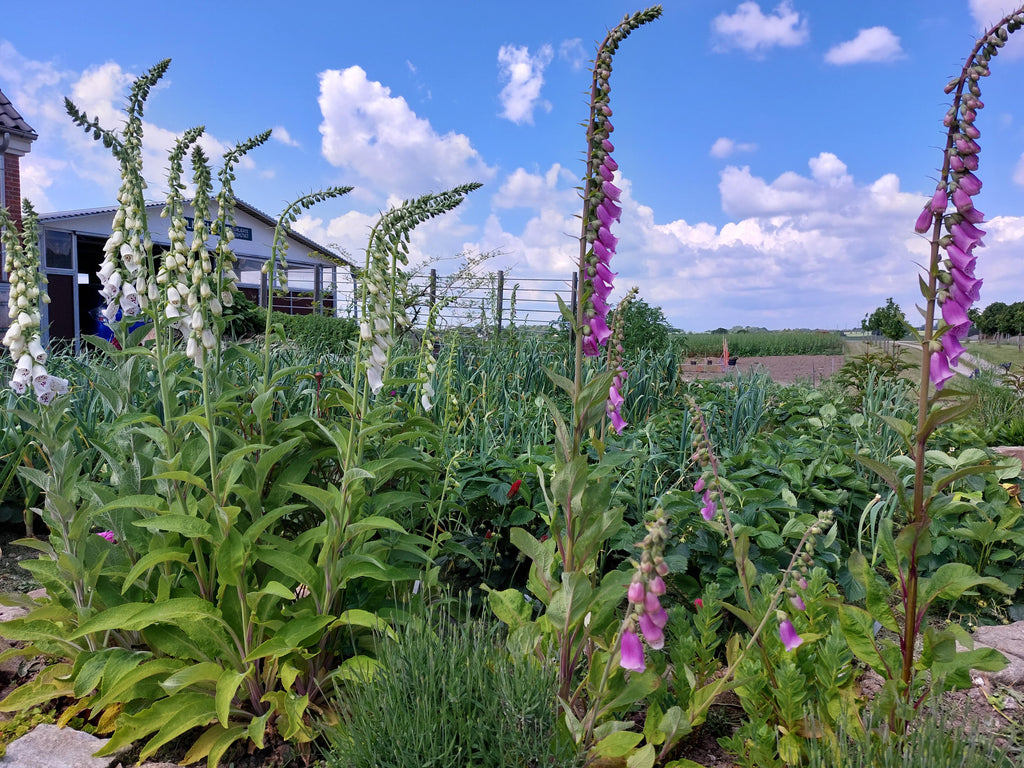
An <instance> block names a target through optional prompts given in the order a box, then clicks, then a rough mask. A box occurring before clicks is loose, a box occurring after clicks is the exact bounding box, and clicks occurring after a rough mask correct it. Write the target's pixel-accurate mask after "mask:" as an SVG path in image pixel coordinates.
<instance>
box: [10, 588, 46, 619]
mask: <svg viewBox="0 0 1024 768" xmlns="http://www.w3.org/2000/svg"><path fill="white" fill-rule="evenodd" d="M28 597H30V598H32V599H33V600H42V599H44V598H45V597H46V590H45V589H34V590H32V591H31V592H29V593H28ZM26 613H28V608H22V607H21V606H20V605H0V621H10V620H11V619H19V618H21V617H22V616H24V615H25V614H26Z"/></svg>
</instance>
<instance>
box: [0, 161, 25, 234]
mask: <svg viewBox="0 0 1024 768" xmlns="http://www.w3.org/2000/svg"><path fill="white" fill-rule="evenodd" d="M18 160H19V158H18V156H17V155H6V154H5V155H4V178H3V185H4V201H5V203H6V205H7V211H8V212H9V213H10V214H11V218H12V219H14V223H15V224H16V225H17V227H18V229H21V167H20V165H19V163H18Z"/></svg>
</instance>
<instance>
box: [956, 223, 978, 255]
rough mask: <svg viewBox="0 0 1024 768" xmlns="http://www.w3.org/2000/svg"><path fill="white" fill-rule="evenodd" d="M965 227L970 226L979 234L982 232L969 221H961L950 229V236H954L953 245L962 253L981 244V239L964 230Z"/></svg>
mask: <svg viewBox="0 0 1024 768" xmlns="http://www.w3.org/2000/svg"><path fill="white" fill-rule="evenodd" d="M964 225H967V226H970V227H971V228H972V229H974V230H975V231H977V232H981V230H980V229H978V228H977V227H975V226H974V225H973V224H971V223H970V222H968V221H961V222H960V223H958V224H954V225H953V226H952V227H950V230H949V234H950V235H952V236H953V244H954V245H955V246H956V247H957V248H959V249H960V250H962V251H969V250H971V249H972V248H973V247H974V246H976V245H978V244H979V243H980V242H981V237H980V236H979V237H974V236H972V235H971V234H970V233H969V232H968V230H966V229H965V228H964Z"/></svg>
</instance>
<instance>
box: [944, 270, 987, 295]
mask: <svg viewBox="0 0 1024 768" xmlns="http://www.w3.org/2000/svg"><path fill="white" fill-rule="evenodd" d="M951 274H952V275H953V285H954V286H956V287H957V288H958V289H959V290H961V291H963V293H964V295H966V296H967V297H968V298H970V300H971V302H972V303H973V302H975V301H977V300H978V299H980V298H981V285H982V283H983V282H984V280H982V279H981V278H979V277H971V276H969V275H967V274H966V273H964V272H962V271H960V270H959V269H954V270H953V271H952V273H951Z"/></svg>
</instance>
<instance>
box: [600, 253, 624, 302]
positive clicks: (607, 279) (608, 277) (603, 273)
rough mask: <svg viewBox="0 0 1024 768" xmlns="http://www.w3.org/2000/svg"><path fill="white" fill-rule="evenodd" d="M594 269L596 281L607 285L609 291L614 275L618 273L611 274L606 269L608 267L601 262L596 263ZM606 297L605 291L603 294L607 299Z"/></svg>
mask: <svg viewBox="0 0 1024 768" xmlns="http://www.w3.org/2000/svg"><path fill="white" fill-rule="evenodd" d="M596 269H597V278H598V280H599V281H600V282H603V283H604V284H605V285H607V286H608V287H609V290H610V289H611V285H612V284H613V283H614V282H615V277H616V275H618V274H619V273H618V272H612V271H611V270H610V269H608V267H606V266H605V265H604V264H602V263H601V262H598V263H597V267H596ZM607 296H608V292H607V291H606V292H605V294H604V298H607Z"/></svg>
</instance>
